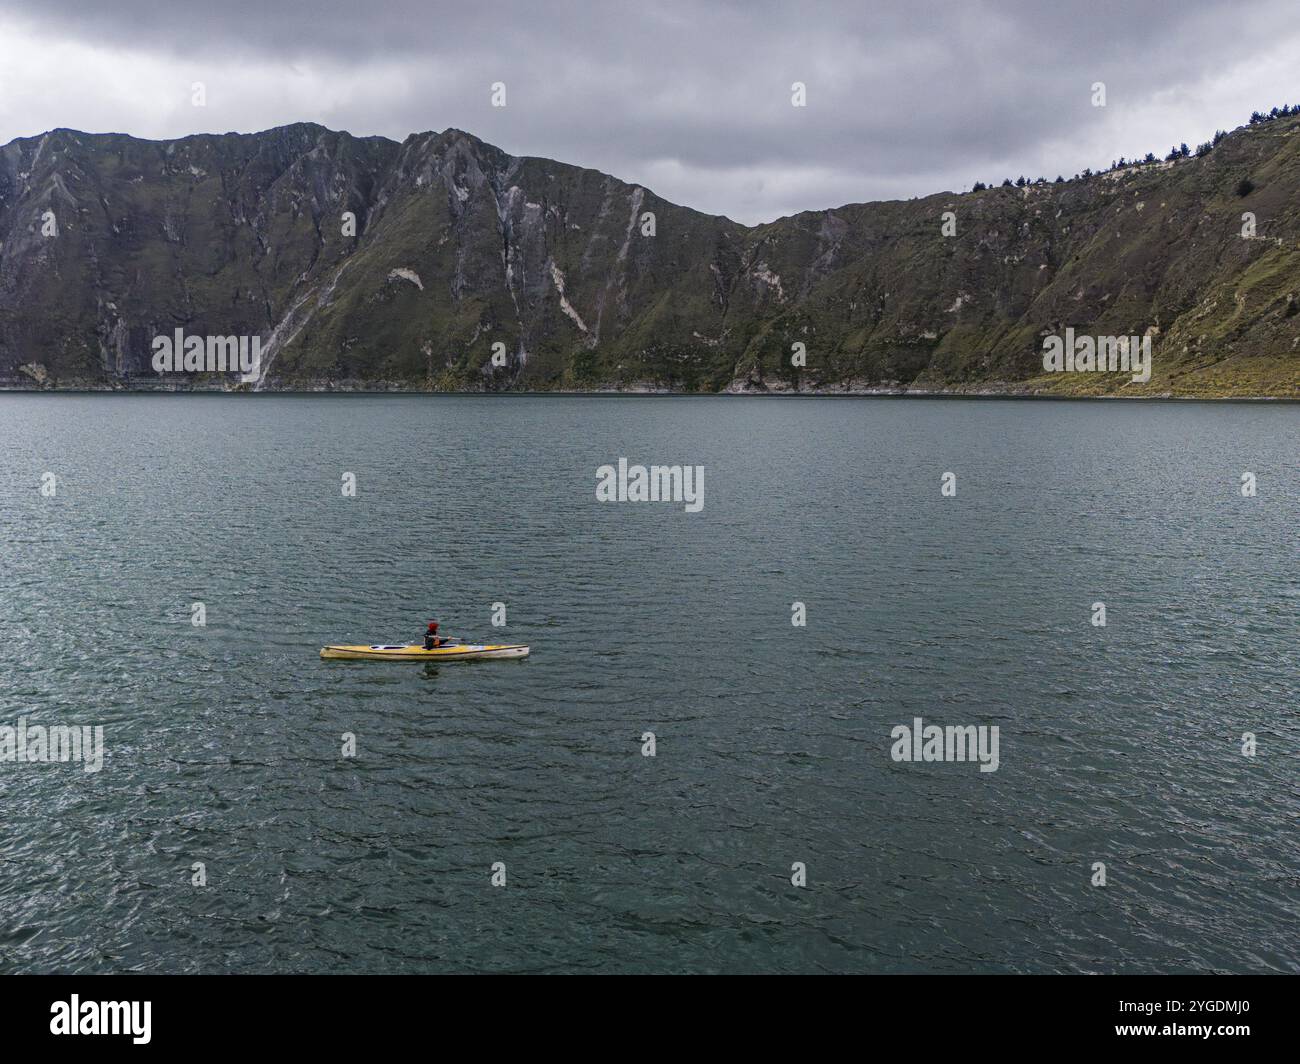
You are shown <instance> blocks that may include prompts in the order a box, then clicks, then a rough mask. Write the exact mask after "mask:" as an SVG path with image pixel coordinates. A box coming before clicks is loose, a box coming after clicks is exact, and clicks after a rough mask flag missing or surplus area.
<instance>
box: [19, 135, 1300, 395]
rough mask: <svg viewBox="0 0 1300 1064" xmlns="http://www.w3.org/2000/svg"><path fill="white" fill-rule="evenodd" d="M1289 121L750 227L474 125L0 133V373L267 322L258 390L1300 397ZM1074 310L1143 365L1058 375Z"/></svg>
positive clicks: (1298, 266) (102, 361)
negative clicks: (406, 130) (1178, 147)
mask: <svg viewBox="0 0 1300 1064" xmlns="http://www.w3.org/2000/svg"><path fill="white" fill-rule="evenodd" d="M1298 134H1300V118H1297V117H1295V116H1290V117H1284V118H1281V119H1278V120H1275V121H1271V122H1267V123H1263V124H1260V125H1256V126H1251V127H1248V128H1243V129H1240V130H1238V131H1236V132H1234V133H1233V134H1230V135H1229V136H1227V137H1226V138H1224V139H1223V140H1222V141H1221V142H1220V143H1219V144H1217V145H1216V146H1215V147H1214V149H1213V151H1211V152H1209V153H1208V154H1207V155H1205V156H1203V157H1199V158H1189V159H1179V160H1177V161H1173V162H1166V163H1153V164H1149V165H1144V166H1132V167H1128V168H1126V169H1121V170H1115V171H1112V172H1109V173H1106V174H1102V175H1095V176H1089V177H1086V178H1080V179H1076V180H1074V181H1068V182H1060V183H1056V184H1038V185H1032V184H1031V185H1028V186H1025V187H1023V188H1014V187H1004V188H995V189H987V190H982V191H979V192H973V193H966V194H961V195H957V194H943V195H938V196H930V197H927V198H925V199H920V200H911V201H906V202H890V203H870V204H855V205H850V206H846V207H842V208H838V209H835V210H828V211H820V212H809V213H804V214H801V215H797V216H795V217H792V218H784V219H781V220H779V221H777V222H773V223H771V224H769V225H763V226H757V227H752V228H751V227H746V226H742V225H739V224H737V223H734V222H731V221H729V220H728V219H725V218H716V217H711V216H708V215H703V214H700V213H698V212H695V211H692V210H689V209H687V208H684V207H679V206H676V205H674V204H670V203H667V202H666V201H664V200H661V199H659V198H658V197H656V196H655V195H654V194H653V193H651V192H650V191H648V190H646V189H644V188H641V187H639V186H633V185H627V184H625V183H623V182H620V181H618V180H616V179H614V178H612V177H609V176H607V175H604V174H601V173H597V172H595V171H592V170H584V169H580V168H577V167H572V166H567V165H565V164H562V163H557V162H552V161H549V160H544V159H532V158H516V157H512V156H510V155H507V154H506V153H504V152H502V151H500V150H499V149H496V148H494V147H492V146H490V145H488V144H485V143H483V142H482V141H479V140H477V139H476V138H474V137H472V136H470V135H468V134H465V133H462V132H459V131H457V130H448V131H446V132H444V133H441V134H435V133H423V134H417V135H413V136H411V137H408V138H407V139H406V140H405V141H404V142H403V143H402V144H400V145H399V144H395V143H393V142H391V141H388V140H385V139H382V138H356V137H352V136H350V135H349V134H346V133H336V132H332V131H330V130H327V129H324V128H323V127H320V126H314V125H307V124H302V125H295V126H288V127H284V128H280V129H275V130H270V131H268V132H265V133H259V134H253V135H237V134H227V135H225V136H195V137H187V138H184V139H182V140H178V141H169V142H150V141H141V140H136V139H134V138H131V137H127V136H122V135H118V134H106V135H98V134H96V135H91V134H84V133H77V132H74V131H70V130H55V131H53V132H51V133H48V134H45V135H44V136H41V137H35V138H27V139H21V140H16V141H14V142H12V143H10V144H9V145H6V146H5V147H3V148H0V386H6V387H92V388H105V387H132V388H140V387H159V386H165V387H194V386H211V387H233V386H236V385H234V383H233V381H232V380H231V379H230V378H216V377H213V378H199V379H196V378H194V377H168V378H160V377H159V376H158V375H157V374H155V373H154V371H153V369H152V368H151V365H150V358H151V347H150V345H151V342H152V340H153V338H154V337H155V336H158V335H160V334H161V335H170V334H171V333H172V331H173V330H175V329H177V328H182V329H184V330H185V332H186V333H187V334H190V335H205V334H214V335H256V336H259V337H261V339H262V341H263V345H264V357H263V363H262V379H261V381H260V382H259V384H258V387H264V388H336V387H343V388H410V389H500V388H535V389H548V388H580V389H595V388H664V389H681V390H720V389H730V390H769V391H770V390H791V389H801V390H803V389H825V390H845V389H847V390H866V389H872V388H879V387H887V388H911V389H927V390H928V389H933V390H939V389H956V390H1033V391H1045V392H1063V393H1089V394H1092V393H1095V394H1102V393H1105V394H1120V395H1142V394H1179V395H1184V394H1185V395H1269V396H1292V397H1295V396H1300V314H1297V309H1298V307H1300V302H1298V301H1300V135H1298ZM1243 180H1246V181H1247V184H1243ZM945 212H951V214H950V215H949V216H948V221H949V225H948V230H949V233H950V235H945V234H944V222H945ZM1246 212H1250V214H1252V215H1253V216H1254V219H1255V232H1254V235H1249V231H1248V230H1247V235H1246V236H1243V226H1244V225H1245V222H1244V221H1243V215H1244V214H1245V213H1246ZM953 226H955V232H952V227H953ZM1066 326H1070V327H1073V328H1074V329H1075V330H1076V331H1078V332H1084V331H1087V332H1090V333H1094V334H1104V335H1124V336H1128V335H1138V336H1141V335H1150V336H1152V338H1153V341H1154V351H1155V356H1154V371H1153V375H1152V379H1151V380H1150V381H1149V382H1147V383H1144V384H1143V383H1134V382H1132V381H1131V380H1130V378H1129V375H1128V374H1056V375H1044V374H1043V373H1042V368H1041V366H1042V364H1041V350H1042V337H1043V336H1044V335H1045V334H1046V333H1049V332H1053V331H1057V330H1060V329H1063V328H1065V327H1066ZM796 343H802V344H804V345H805V347H806V351H807V364H806V366H798V365H794V364H792V360H791V351H792V345H794V344H796ZM494 350H495V351H496V352H497V353H498V357H497V358H496V359H495V360H494V359H493V353H494Z"/></svg>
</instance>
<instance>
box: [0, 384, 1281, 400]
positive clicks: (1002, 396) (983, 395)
mask: <svg viewBox="0 0 1300 1064" xmlns="http://www.w3.org/2000/svg"><path fill="white" fill-rule="evenodd" d="M0 395H82V396H86V395H117V396H145V395H189V396H209V397H212V396H227V397H231V398H258V397H282V398H321V397H330V398H344V397H358V396H359V397H363V398H365V397H371V398H373V397H387V398H392V397H405V398H475V399H500V398H512V397H513V398H538V397H552V396H553V397H555V398H564V399H719V398H725V399H945V400H949V399H951V400H958V399H974V400H1016V401H1025V402H1034V401H1038V402H1056V403H1082V402H1087V403H1094V402H1118V403H1124V402H1128V403H1283V404H1287V403H1297V404H1300V395H1296V396H1286V395H1171V394H1169V393H1164V394H1157V395H1070V394H1061V393H1056V392H1043V391H1026V390H1015V391H1012V390H1008V391H995V390H991V389H987V388H985V389H980V390H969V391H968V390H962V389H951V388H949V389H920V388H877V389H856V390H850V389H840V388H837V389H801V390H797V391H796V390H779V391H732V390H726V389H724V390H722V391H716V392H688V391H673V390H671V389H667V388H662V389H652V388H621V389H620V388H607V389H587V390H582V391H570V390H563V389H558V388H545V389H523V388H518V389H509V390H501V391H484V390H475V391H432V390H428V389H419V388H266V389H262V390H259V391H253V390H251V389H237V388H108V387H104V388H94V387H69V388H39V387H38V388H24V387H21V386H12V385H8V384H0Z"/></svg>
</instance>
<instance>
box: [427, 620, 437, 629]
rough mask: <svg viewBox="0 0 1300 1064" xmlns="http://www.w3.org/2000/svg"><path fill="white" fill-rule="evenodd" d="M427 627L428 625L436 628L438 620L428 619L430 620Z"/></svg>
mask: <svg viewBox="0 0 1300 1064" xmlns="http://www.w3.org/2000/svg"><path fill="white" fill-rule="evenodd" d="M429 627H430V628H437V627H438V622H437V621H430V622H429Z"/></svg>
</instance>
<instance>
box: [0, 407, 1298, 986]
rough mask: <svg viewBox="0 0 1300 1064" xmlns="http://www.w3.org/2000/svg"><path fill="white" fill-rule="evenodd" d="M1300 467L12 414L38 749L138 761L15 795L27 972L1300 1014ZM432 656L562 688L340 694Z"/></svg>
mask: <svg viewBox="0 0 1300 1064" xmlns="http://www.w3.org/2000/svg"><path fill="white" fill-rule="evenodd" d="M1297 455H1300V408H1297V407H1295V406H1281V405H1279V406H1263V405H1246V404H1213V405H1208V404H1155V403H1048V402H1001V401H941V400H935V401H926V400H907V401H891V400H833V399H781V400H762V399H745V398H738V397H734V398H653V399H648V398H647V399H631V398H615V397H610V398H561V397H537V398H527V397H439V398H432V397H364V396H347V397H319V398H315V397H233V396H232V397H223V396H206V397H205V396H78V395H66V396H38V395H4V396H0V638H2V639H3V642H4V646H5V647H6V653H5V655H4V656H3V658H2V659H0V725H11V726H13V725H16V724H17V721H18V718H19V717H25V718H26V720H27V722H28V724H32V723H43V724H49V725H54V724H67V725H98V726H102V727H103V728H104V762H103V768H102V770H101V771H99V772H95V773H87V772H84V771H83V770H82V768H80V767H78V766H77V765H73V764H46V763H33V764H28V763H15V762H13V761H0V799H2V804H0V809H2V810H3V811H2V812H0V817H2V820H0V970H3V971H78V972H80V971H121V970H149V971H155V970H158V971H168V972H172V971H177V972H198V971H201V972H224V971H240V972H246V971H306V972H333V971H365V972H409V971H461V970H473V971H567V972H578V971H581V972H632V971H763V972H795V971H851V972H859V971H862V972H881V971H883V972H898V971H940V972H967V971H974V972H1008V971H1017V972H1019V971H1039V972H1041V971H1085V972H1092V971H1126V972H1129V971H1131V972H1136V971H1205V970H1228V971H1285V972H1295V971H1298V970H1300V949H1298V948H1297V933H1296V932H1297V926H1298V918H1300V900H1298V892H1297V886H1298V882H1297V858H1298V857H1300V842H1298V839H1300V794H1298V793H1297V786H1296V781H1297V772H1296V768H1297V759H1296V755H1297V739H1298V738H1300V723H1298V722H1297V713H1298V709H1300V680H1298V679H1297V670H1296V665H1297V662H1296V649H1297V646H1298V645H1300V640H1298V639H1297V635H1298V634H1300V625H1298V624H1297V611H1298V608H1300V566H1298V565H1297V558H1298V554H1297V530H1298V529H1300V471H1298V470H1297V463H1296V458H1297ZM619 457H627V458H628V459H629V460H630V461H631V462H633V463H637V462H640V463H646V464H650V463H658V464H676V463H682V464H689V465H700V466H703V467H704V489H705V491H704V507H703V509H702V510H701V511H700V512H698V513H686V512H684V510H683V507H682V506H681V505H674V504H672V503H601V502H599V501H597V499H596V495H595V486H596V470H597V468H598V467H599V466H601V465H603V464H606V463H616V462H617V460H618V459H619ZM1244 471H1251V472H1254V473H1255V474H1256V478H1257V485H1258V493H1257V495H1256V496H1255V497H1253V498H1247V497H1243V496H1242V494H1241V492H1240V484H1241V475H1242V473H1243V472H1244ZM47 472H48V473H53V474H54V477H55V481H54V483H55V494H54V496H53V497H49V496H47V495H43V494H42V492H41V486H42V475H43V474H44V473H47ZM348 472H351V473H354V474H355V477H356V486H357V489H356V495H355V497H347V496H345V495H344V494H343V493H342V491H341V485H342V481H343V474H344V473H348ZM945 472H953V473H955V474H956V478H957V480H956V483H957V493H956V495H955V496H954V497H944V496H942V495H941V492H940V485H941V478H942V475H943V474H944V473H945ZM796 601H797V602H802V603H804V604H805V606H806V611H807V624H806V627H794V626H792V625H791V604H792V603H794V602H796ZM1097 601H1103V602H1104V603H1105V605H1106V610H1107V625H1106V626H1105V627H1095V626H1094V625H1092V624H1091V623H1090V617H1091V616H1092V604H1093V603H1094V602H1097ZM196 602H201V603H203V605H204V609H205V611H206V625H205V626H203V627H196V626H195V625H193V624H192V623H191V617H192V607H193V604H194V603H196ZM497 602H503V603H505V605H506V618H507V625H506V626H505V627H501V628H495V627H493V626H492V623H491V620H492V613H493V604H494V603H497ZM430 617H437V618H438V619H439V620H440V621H442V623H443V627H444V630H445V631H447V632H449V633H450V634H460V635H466V636H469V637H473V638H479V639H484V640H487V641H505V642H514V641H519V642H526V643H528V644H530V645H531V646H532V648H533V652H532V655H531V657H529V658H528V659H527V660H525V661H519V662H514V661H505V662H483V663H463V664H456V665H447V666H443V667H440V668H433V667H426V666H423V665H420V664H415V665H407V664H378V663H348V662H324V661H321V660H320V659H319V657H318V650H319V648H320V647H321V646H322V645H323V644H325V643H327V642H367V643H368V642H388V641H402V642H405V641H408V640H415V639H417V638H418V637H419V635H420V633H421V631H422V629H423V625H424V622H425V620H426V619H428V618H430ZM915 717H921V718H923V719H924V721H925V722H926V723H937V724H941V725H968V724H969V725H977V726H978V725H983V726H990V727H991V726H997V727H998V728H999V731H1000V736H1001V739H1000V764H999V767H998V769H997V771H996V772H989V773H982V772H980V771H978V767H977V766H976V765H974V764H970V763H902V762H895V761H893V760H892V759H891V757H890V748H891V746H892V745H893V740H892V739H891V737H890V731H891V729H892V728H894V727H895V726H896V725H899V724H910V723H911V722H912V720H913V719H914V718H915ZM647 731H649V732H653V733H654V734H655V737H656V746H657V750H656V756H654V757H644V756H642V738H641V737H642V735H643V733H645V732H647ZM1246 732H1251V733H1253V734H1254V735H1255V736H1256V742H1257V744H1258V749H1257V754H1256V756H1254V757H1246V756H1243V754H1242V752H1241V745H1242V739H1241V737H1242V735H1243V733H1246ZM344 733H350V734H352V735H354V736H355V737H356V746H357V750H356V756H355V757H351V758H349V757H343V756H341V747H342V745H343V739H342V736H343V735H344ZM196 862H199V863H202V866H203V871H204V873H205V875H206V885H205V886H202V887H200V886H196V885H194V884H193V882H192V879H193V877H194V876H195V874H196V872H195V870H194V865H195V863H196ZM496 862H502V863H504V866H505V877H506V882H505V886H502V887H494V886H493V885H492V883H491V877H492V867H493V865H494V863H496ZM795 862H802V863H803V864H804V865H805V866H806V870H807V885H806V886H805V887H802V888H800V887H796V886H794V885H792V883H791V874H792V872H791V868H792V865H793V864H794V863H795ZM1095 862H1103V863H1104V864H1105V866H1106V875H1107V883H1106V886H1105V887H1096V886H1092V885H1091V884H1090V880H1091V878H1092V876H1093V874H1094V873H1093V865H1094V863H1095Z"/></svg>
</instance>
